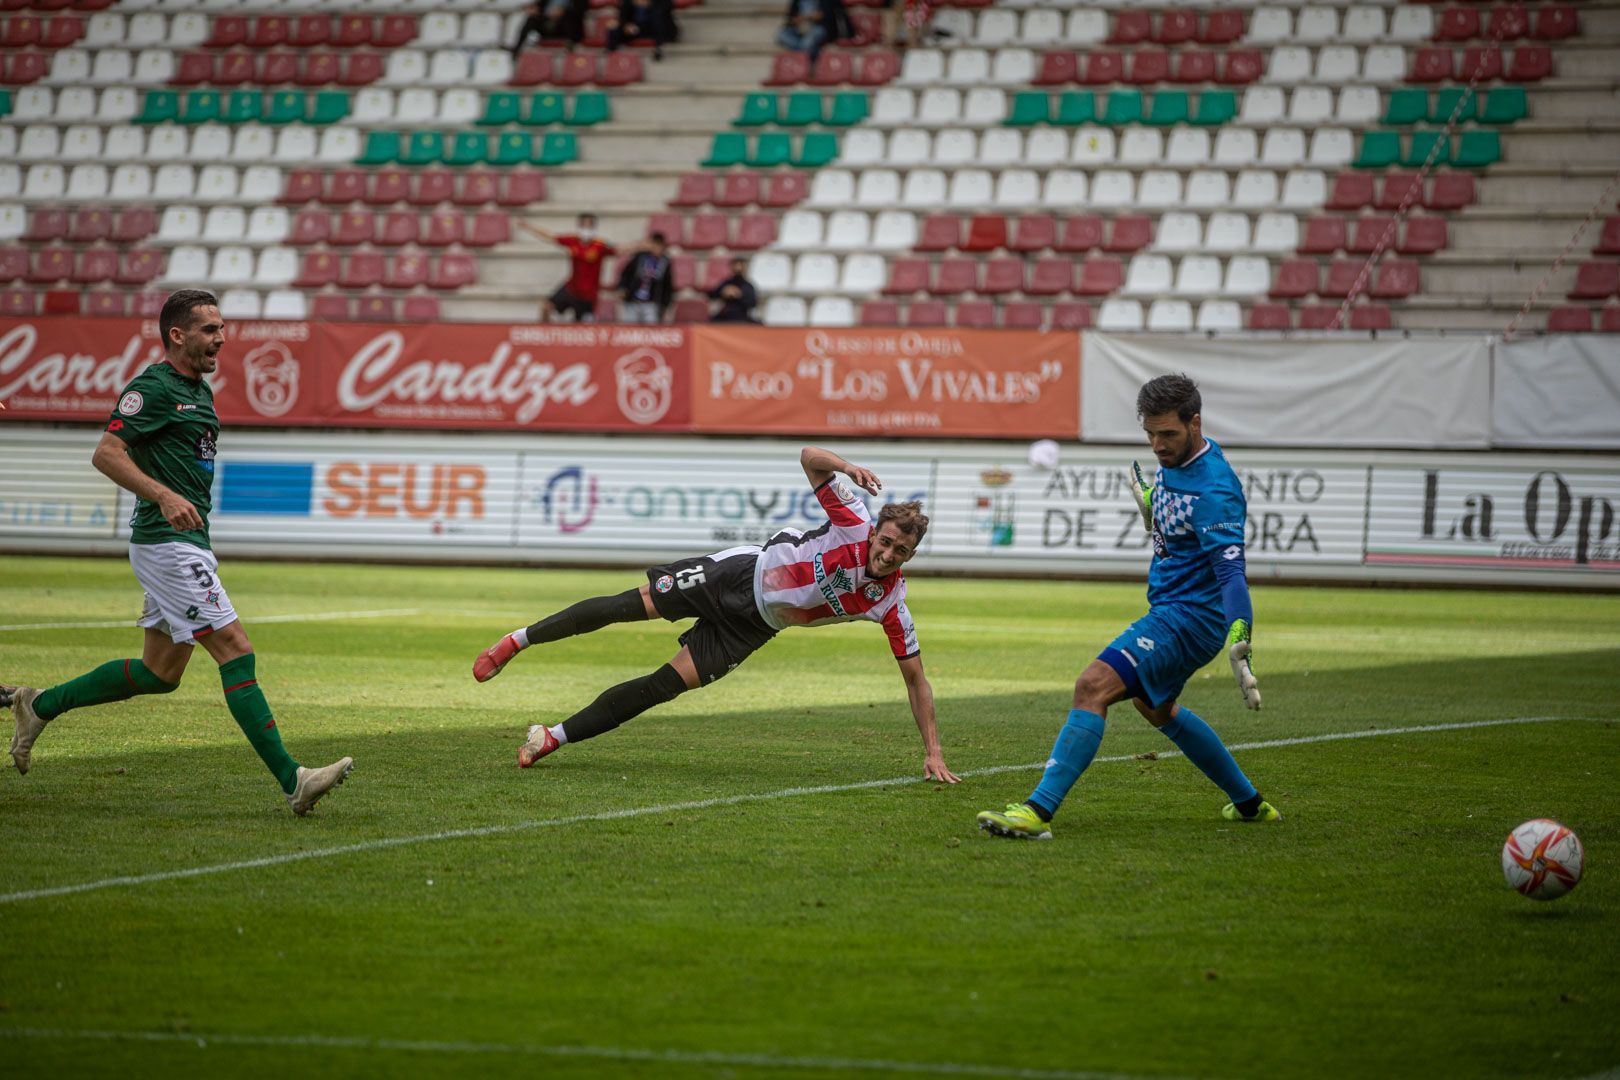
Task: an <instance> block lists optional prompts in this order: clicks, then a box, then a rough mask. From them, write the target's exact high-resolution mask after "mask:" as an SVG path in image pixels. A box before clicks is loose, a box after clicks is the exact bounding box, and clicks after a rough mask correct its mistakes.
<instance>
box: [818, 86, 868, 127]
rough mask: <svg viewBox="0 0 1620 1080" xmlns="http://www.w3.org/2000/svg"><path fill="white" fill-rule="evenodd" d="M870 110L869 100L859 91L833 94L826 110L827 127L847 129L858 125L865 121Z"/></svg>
mask: <svg viewBox="0 0 1620 1080" xmlns="http://www.w3.org/2000/svg"><path fill="white" fill-rule="evenodd" d="M870 109H871V102H870V100H869V99H868V98H867V96H866V95H865V94H863V93H861V92H859V91H851V90H846V91H844V92H842V93H838V94H834V95H833V99H832V105H831V107H830V108H828V110H827V120H826V123H827V126H828V127H849V126H851V125H853V124H858V123H860V122H861V121H862V120H865V119H866V117H867V113H868V112H869V111H870Z"/></svg>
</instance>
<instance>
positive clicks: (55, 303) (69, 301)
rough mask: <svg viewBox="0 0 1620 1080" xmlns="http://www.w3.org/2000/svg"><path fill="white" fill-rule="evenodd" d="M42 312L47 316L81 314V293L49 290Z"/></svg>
mask: <svg viewBox="0 0 1620 1080" xmlns="http://www.w3.org/2000/svg"><path fill="white" fill-rule="evenodd" d="M40 311H41V313H42V314H45V315H77V314H79V291H78V290H77V289H47V290H46V292H45V302H44V304H43V305H42V306H41V308H40Z"/></svg>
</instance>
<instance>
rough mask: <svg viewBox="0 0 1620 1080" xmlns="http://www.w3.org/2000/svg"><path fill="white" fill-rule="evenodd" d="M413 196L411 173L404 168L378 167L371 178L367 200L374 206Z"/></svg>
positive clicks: (385, 204)
mask: <svg viewBox="0 0 1620 1080" xmlns="http://www.w3.org/2000/svg"><path fill="white" fill-rule="evenodd" d="M410 197H411V174H410V173H408V172H406V171H405V170H404V169H378V170H377V172H376V173H375V174H374V175H373V176H372V178H371V191H370V193H369V194H368V195H367V196H366V201H367V202H369V203H371V204H372V205H373V206H391V205H393V204H394V203H397V202H404V201H406V200H407V199H409V198H410Z"/></svg>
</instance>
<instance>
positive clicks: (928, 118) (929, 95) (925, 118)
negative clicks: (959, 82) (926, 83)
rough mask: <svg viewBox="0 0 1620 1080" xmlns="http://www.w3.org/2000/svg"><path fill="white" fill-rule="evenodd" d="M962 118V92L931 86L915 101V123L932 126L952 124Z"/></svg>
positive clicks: (945, 87) (946, 87)
mask: <svg viewBox="0 0 1620 1080" xmlns="http://www.w3.org/2000/svg"><path fill="white" fill-rule="evenodd" d="M961 118H962V92H961V91H960V90H953V89H951V88H950V87H948V86H933V87H929V88H928V89H927V90H924V91H923V92H922V97H921V98H920V99H918V101H917V123H919V124H928V125H932V126H936V127H937V126H941V125H944V124H954V123H956V122H957V121H958V120H960V119H961Z"/></svg>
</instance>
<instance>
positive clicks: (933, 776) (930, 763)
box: [923, 755, 962, 784]
mask: <svg viewBox="0 0 1620 1080" xmlns="http://www.w3.org/2000/svg"><path fill="white" fill-rule="evenodd" d="M923 776H924V778H925V779H928V780H938V781H939V782H940V783H942V784H959V783H961V782H962V778H961V777H960V776H957V775H956V774H955V773H953V772H951V770H949V769H947V768H946V767H945V759H944V758H943V757H940V756H938V755H935V756H932V757H927V758H924V759H923Z"/></svg>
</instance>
